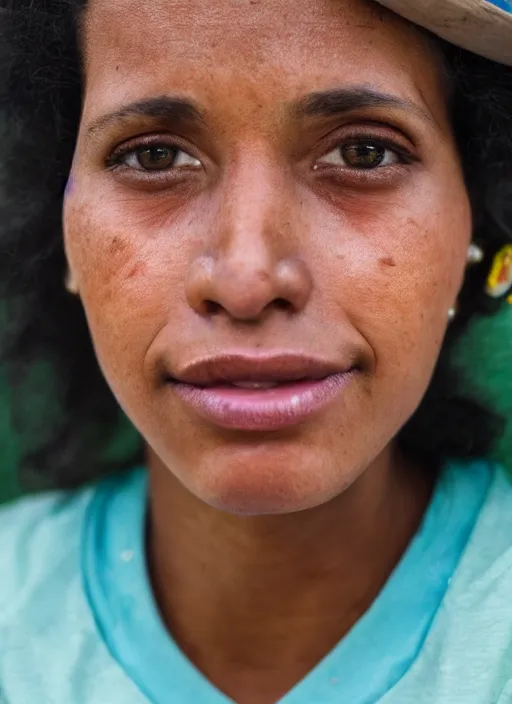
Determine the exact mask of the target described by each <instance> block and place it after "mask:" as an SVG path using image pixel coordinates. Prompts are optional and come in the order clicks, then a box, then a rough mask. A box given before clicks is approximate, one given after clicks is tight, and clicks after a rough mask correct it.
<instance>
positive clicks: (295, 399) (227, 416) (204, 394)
mask: <svg viewBox="0 0 512 704" xmlns="http://www.w3.org/2000/svg"><path fill="white" fill-rule="evenodd" d="M352 375H353V372H352V371H347V372H342V373H336V374H330V375H329V376H326V377H324V378H323V379H305V380H300V381H290V382H287V383H283V384H279V385H278V386H276V387H274V388H270V389H245V388H239V387H236V386H227V385H223V384H219V385H213V386H195V385H193V384H189V383H181V382H176V381H174V382H173V384H172V386H173V389H174V390H175V392H176V393H177V395H178V396H179V397H180V398H181V399H182V400H183V401H184V402H185V403H186V404H187V405H188V406H190V407H191V408H192V409H193V410H194V411H195V412H196V413H197V414H198V415H199V416H200V417H202V418H204V419H205V420H207V421H210V422H211V423H213V424H214V425H217V426H219V427H221V428H227V429H230V430H246V431H272V430H280V429H282V428H287V427H291V426H294V425H298V424H299V423H302V422H304V421H306V420H308V419H309V418H311V417H312V416H314V415H315V414H316V413H318V412H319V411H321V410H322V409H323V408H325V407H326V406H327V405H328V404H329V403H330V402H331V401H332V400H333V399H334V398H335V397H336V396H337V395H338V394H339V393H340V391H342V390H343V389H344V388H345V387H346V385H347V383H348V382H349V380H350V378H351V377H352Z"/></svg>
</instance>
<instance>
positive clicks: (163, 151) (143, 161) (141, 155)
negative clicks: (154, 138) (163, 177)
mask: <svg viewBox="0 0 512 704" xmlns="http://www.w3.org/2000/svg"><path fill="white" fill-rule="evenodd" d="M178 151H179V149H173V148H171V147H162V146H154V147H144V148H143V149H138V150H137V159H138V162H139V164H140V165H141V167H142V168H143V169H145V170H146V171H162V170H165V169H170V168H171V167H172V166H174V162H175V160H176V155H177V153H178Z"/></svg>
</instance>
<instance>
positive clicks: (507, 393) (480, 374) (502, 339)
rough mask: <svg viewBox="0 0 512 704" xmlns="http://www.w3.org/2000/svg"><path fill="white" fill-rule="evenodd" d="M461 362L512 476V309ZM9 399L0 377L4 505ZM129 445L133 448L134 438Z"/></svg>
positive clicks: (470, 340)
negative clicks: (492, 411)
mask: <svg viewBox="0 0 512 704" xmlns="http://www.w3.org/2000/svg"><path fill="white" fill-rule="evenodd" d="M457 361H458V363H459V365H460V367H461V368H462V370H463V373H464V376H465V382H466V384H467V385H468V386H469V387H470V388H471V389H473V390H474V391H476V392H477V393H478V394H479V396H481V397H483V398H484V399H486V400H488V402H489V403H490V404H492V405H493V407H495V408H496V409H497V410H499V411H500V412H501V413H502V415H504V416H505V417H506V418H507V419H510V420H509V422H508V425H507V430H506V432H505V435H504V436H503V438H502V440H501V442H500V443H499V445H498V446H497V447H496V450H495V455H494V459H496V460H497V461H499V462H501V463H502V464H503V465H505V466H506V467H507V468H508V469H509V470H510V471H511V473H512V306H507V307H506V308H504V309H503V310H502V311H501V312H499V313H497V314H496V315H494V316H492V317H489V318H482V319H480V320H478V321H476V322H475V323H474V324H473V325H472V327H471V329H470V330H469V331H468V332H467V333H466V336H465V337H464V338H463V339H462V340H461V342H460V343H459V347H458V350H457ZM9 396H10V392H9V391H8V390H7V386H6V384H5V382H2V379H1V377H0V502H2V501H7V500H9V499H12V498H13V497H15V496H17V495H18V494H19V493H20V487H19V484H18V481H17V476H16V466H17V459H18V455H19V438H18V437H17V436H16V433H15V432H14V430H13V428H12V425H11V421H10V413H9V405H10V399H9ZM127 442H130V443H131V444H132V445H133V436H132V437H130V438H128V439H127Z"/></svg>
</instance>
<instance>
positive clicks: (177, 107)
mask: <svg viewBox="0 0 512 704" xmlns="http://www.w3.org/2000/svg"><path fill="white" fill-rule="evenodd" d="M132 117H145V118H149V119H152V120H155V121H158V122H161V123H169V124H176V123H177V122H179V123H195V124H198V123H203V122H204V119H203V116H202V114H201V112H200V110H198V108H196V106H195V105H194V104H193V103H191V102H190V101H188V100H184V99H183V98H174V97H169V96H165V95H164V96H158V97H156V98H146V99H143V100H137V101H136V102H134V103H129V104H128V105H123V106H122V107H120V108H118V109H117V110H114V111H113V112H109V113H106V114H105V115H102V116H101V117H98V118H97V119H96V120H94V122H92V123H91V124H90V125H89V126H88V127H87V134H88V135H91V136H92V135H94V134H95V133H97V132H99V131H101V130H103V129H105V128H106V127H109V126H110V125H112V124H116V123H119V122H123V121H125V120H128V119H130V118H132Z"/></svg>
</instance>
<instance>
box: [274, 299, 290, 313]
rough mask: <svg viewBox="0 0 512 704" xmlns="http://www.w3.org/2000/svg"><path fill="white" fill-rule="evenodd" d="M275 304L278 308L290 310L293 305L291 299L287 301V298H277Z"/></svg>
mask: <svg viewBox="0 0 512 704" xmlns="http://www.w3.org/2000/svg"><path fill="white" fill-rule="evenodd" d="M274 306H275V307H276V308H277V309H278V310H290V308H291V307H292V305H291V303H290V301H287V300H286V298H276V299H275V301H274Z"/></svg>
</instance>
